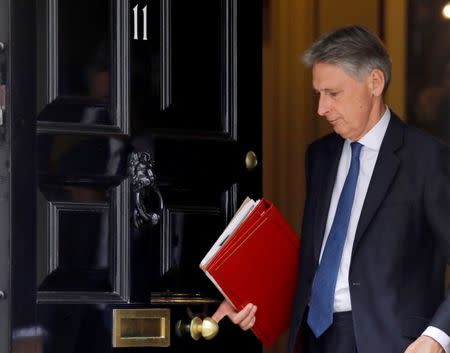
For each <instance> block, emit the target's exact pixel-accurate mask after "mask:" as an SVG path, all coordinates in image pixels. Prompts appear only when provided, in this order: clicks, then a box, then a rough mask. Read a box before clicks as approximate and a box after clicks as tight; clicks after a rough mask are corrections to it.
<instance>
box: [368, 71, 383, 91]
mask: <svg viewBox="0 0 450 353" xmlns="http://www.w3.org/2000/svg"><path fill="white" fill-rule="evenodd" d="M368 80H369V87H370V90H371V92H372V94H373V95H374V96H376V97H379V96H381V95H382V94H383V89H384V74H383V71H381V70H380V69H373V70H372V72H371V73H370V75H369V77H368Z"/></svg>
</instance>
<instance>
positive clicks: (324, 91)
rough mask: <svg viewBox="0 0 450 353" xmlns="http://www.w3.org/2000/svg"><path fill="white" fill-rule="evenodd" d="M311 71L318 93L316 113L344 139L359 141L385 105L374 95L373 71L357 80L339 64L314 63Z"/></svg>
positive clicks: (379, 115)
mask: <svg viewBox="0 0 450 353" xmlns="http://www.w3.org/2000/svg"><path fill="white" fill-rule="evenodd" d="M312 74H313V87H314V90H315V91H316V92H317V93H318V94H319V106H318V109H317V113H318V114H319V115H320V116H323V117H325V118H326V119H327V121H328V122H329V123H330V124H331V126H332V127H333V129H334V131H335V132H336V133H337V134H339V135H340V136H342V137H343V138H348V139H351V140H352V141H357V140H359V139H360V138H361V137H363V136H364V135H365V134H366V133H367V132H368V131H369V130H370V129H371V128H372V127H373V126H374V125H375V124H376V123H377V121H378V120H379V119H380V118H381V115H382V112H383V110H381V109H384V106H383V105H382V99H381V95H380V94H378V93H379V92H378V91H377V93H375V95H374V84H373V82H374V77H373V75H372V74H369V75H367V78H364V79H362V80H357V79H356V78H354V77H353V76H350V75H349V74H348V73H347V72H345V71H344V70H343V69H342V68H341V67H339V66H337V65H333V64H326V63H316V64H314V66H313V69H312ZM382 106H383V108H382Z"/></svg>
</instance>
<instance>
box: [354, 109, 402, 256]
mask: <svg viewBox="0 0 450 353" xmlns="http://www.w3.org/2000/svg"><path fill="white" fill-rule="evenodd" d="M403 134H404V125H403V123H402V122H401V121H400V119H399V118H398V117H397V116H396V115H395V114H394V113H391V120H390V122H389V126H388V128H387V130H386V134H385V137H384V139H383V142H382V144H381V148H380V152H379V154H378V158H377V162H376V164H375V169H374V171H373V174H372V179H371V181H370V184H369V189H368V190H367V194H366V198H365V200H364V205H363V208H362V210H361V216H360V217H359V222H358V226H357V228H356V234H355V242H354V244H353V250H352V256H353V254H354V253H355V250H356V248H357V246H358V243H359V241H360V240H361V237H362V236H363V234H364V232H365V231H366V229H367V227H368V225H369V224H370V222H371V220H372V218H373V217H374V216H375V213H376V211H377V210H378V208H379V207H380V205H381V203H382V201H383V200H384V198H385V196H386V193H387V192H388V189H389V187H390V185H391V184H392V181H393V180H394V177H395V175H396V174H397V170H398V167H399V164H400V161H399V159H398V157H397V156H396V155H395V154H394V152H395V151H396V150H397V149H398V148H400V147H401V146H402V144H403Z"/></svg>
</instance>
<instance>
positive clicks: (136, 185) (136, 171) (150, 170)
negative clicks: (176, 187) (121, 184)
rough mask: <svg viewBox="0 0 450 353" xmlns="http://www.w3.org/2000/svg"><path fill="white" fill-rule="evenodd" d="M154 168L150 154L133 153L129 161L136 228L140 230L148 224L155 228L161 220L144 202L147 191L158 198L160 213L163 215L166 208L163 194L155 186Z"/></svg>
mask: <svg viewBox="0 0 450 353" xmlns="http://www.w3.org/2000/svg"><path fill="white" fill-rule="evenodd" d="M154 166H155V162H154V160H153V158H152V157H151V155H150V153H149V152H133V153H132V154H131V155H130V158H129V160H128V172H129V174H130V176H131V186H132V189H133V192H134V201H135V209H134V211H133V220H134V226H135V228H140V227H142V225H143V224H144V223H147V222H150V223H151V224H152V225H153V226H155V225H157V224H158V223H159V220H160V218H161V216H160V215H159V214H158V213H155V212H150V211H148V207H146V203H145V200H144V198H145V195H146V193H147V191H149V190H150V191H152V192H153V193H154V194H155V195H156V196H157V197H158V200H159V212H160V213H161V211H162V210H163V208H164V203H163V199H162V195H161V192H160V191H159V189H158V188H157V187H156V185H155V179H156V175H155V173H154ZM147 203H148V202H147Z"/></svg>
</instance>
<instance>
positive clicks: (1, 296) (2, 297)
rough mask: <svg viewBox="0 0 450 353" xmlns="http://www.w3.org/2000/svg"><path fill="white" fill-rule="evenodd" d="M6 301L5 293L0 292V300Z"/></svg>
mask: <svg viewBox="0 0 450 353" xmlns="http://www.w3.org/2000/svg"><path fill="white" fill-rule="evenodd" d="M2 299H6V293H5V292H4V291H2V290H0V300H2Z"/></svg>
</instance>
